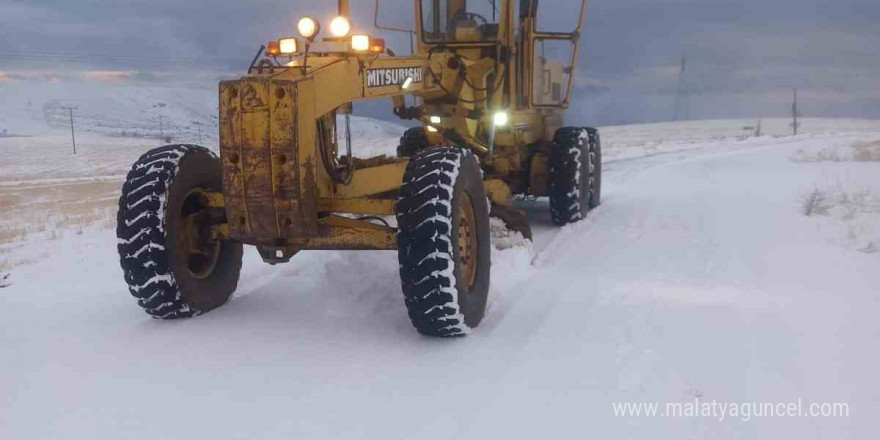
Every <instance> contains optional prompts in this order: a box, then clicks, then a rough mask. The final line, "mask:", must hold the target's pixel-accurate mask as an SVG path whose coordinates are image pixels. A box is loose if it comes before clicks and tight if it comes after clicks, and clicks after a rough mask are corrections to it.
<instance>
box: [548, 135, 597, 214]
mask: <svg viewBox="0 0 880 440" xmlns="http://www.w3.org/2000/svg"><path fill="white" fill-rule="evenodd" d="M601 166H602V159H601V150H600V145H599V132H598V131H597V130H596V129H594V128H580V127H563V128H560V129H559V130H557V131H556V134H555V135H554V136H553V146H552V148H551V150H550V159H549V163H548V168H549V170H548V172H549V179H548V186H549V195H550V217H551V218H552V220H553V222H554V223H556V224H557V225H565V224H568V223H572V222H576V221H578V220H581V219H583V218H585V217H586V215H587V212H588V211H589V210H590V209H592V208H595V207H596V206H598V205H599V200H600V190H601Z"/></svg>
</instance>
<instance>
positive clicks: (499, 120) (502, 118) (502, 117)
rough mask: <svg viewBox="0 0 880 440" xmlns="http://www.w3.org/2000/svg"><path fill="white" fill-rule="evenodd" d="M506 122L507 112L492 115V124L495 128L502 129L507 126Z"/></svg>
mask: <svg viewBox="0 0 880 440" xmlns="http://www.w3.org/2000/svg"><path fill="white" fill-rule="evenodd" d="M507 122H508V117H507V112H496V113H495V114H494V115H492V123H493V124H495V126H496V127H503V126H505V125H507Z"/></svg>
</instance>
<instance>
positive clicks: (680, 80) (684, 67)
mask: <svg viewBox="0 0 880 440" xmlns="http://www.w3.org/2000/svg"><path fill="white" fill-rule="evenodd" d="M685 70H687V56H686V54H685V53H684V52H682V54H681V70H680V71H679V73H678V91H677V92H676V94H675V114H674V115H673V117H672V120H673V121H677V120H678V117H679V115H680V113H681V100H682V97H683V95H684V94H685V90H684V73H685Z"/></svg>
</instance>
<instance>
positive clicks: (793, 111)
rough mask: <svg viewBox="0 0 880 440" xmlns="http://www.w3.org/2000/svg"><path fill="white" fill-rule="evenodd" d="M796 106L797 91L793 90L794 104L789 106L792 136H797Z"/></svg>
mask: <svg viewBox="0 0 880 440" xmlns="http://www.w3.org/2000/svg"><path fill="white" fill-rule="evenodd" d="M797 104H798V97H797V89H794V103H792V104H791V119H792V123H791V126H792V128H794V135H795V136H797V134H798V109H797Z"/></svg>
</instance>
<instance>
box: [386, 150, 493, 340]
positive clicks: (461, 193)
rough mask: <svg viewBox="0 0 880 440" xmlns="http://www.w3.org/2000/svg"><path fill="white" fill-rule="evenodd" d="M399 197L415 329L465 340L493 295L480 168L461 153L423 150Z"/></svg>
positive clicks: (404, 271) (402, 254)
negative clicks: (462, 337) (490, 295)
mask: <svg viewBox="0 0 880 440" xmlns="http://www.w3.org/2000/svg"><path fill="white" fill-rule="evenodd" d="M400 192H401V196H400V201H399V202H398V205H397V225H398V232H397V242H398V247H399V250H398V260H399V262H400V279H401V284H402V286H403V294H404V297H405V300H406V307H407V309H408V311H409V317H410V319H411V320H412V324H413V326H414V327H415V328H416V330H418V331H419V332H420V333H423V334H425V335H430V336H462V335H465V334H467V333H468V332H469V331H470V330H471V329H472V328H474V327H476V326H477V325H479V323H480V321H481V320H482V319H483V316H484V315H485V313H486V301H487V299H488V295H489V271H490V267H491V260H490V254H491V242H490V239H491V237H490V235H489V234H490V233H489V202H488V199H487V197H486V192H485V189H484V188H483V179H482V171H481V170H480V165H479V163H478V162H477V159H476V157H475V156H474V155H473V154H472V153H471V152H470V151H467V150H463V149H460V148H453V147H431V148H427V149H423V150H419V151H417V152H416V153H415V154H414V155H413V158H412V159H411V160H410V162H409V165H407V168H406V173H405V174H404V178H403V185H402V186H401V189H400Z"/></svg>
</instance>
